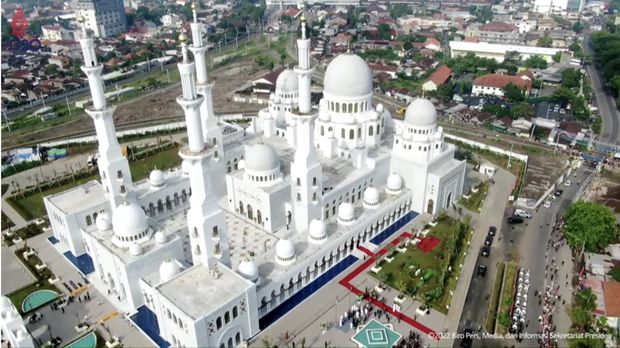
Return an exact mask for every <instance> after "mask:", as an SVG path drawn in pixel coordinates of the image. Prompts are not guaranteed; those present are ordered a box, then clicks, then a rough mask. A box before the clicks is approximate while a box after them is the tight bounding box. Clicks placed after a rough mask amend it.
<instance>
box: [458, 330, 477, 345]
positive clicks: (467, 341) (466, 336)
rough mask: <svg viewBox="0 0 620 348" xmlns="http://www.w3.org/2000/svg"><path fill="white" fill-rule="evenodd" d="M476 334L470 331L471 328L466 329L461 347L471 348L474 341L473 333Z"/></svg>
mask: <svg viewBox="0 0 620 348" xmlns="http://www.w3.org/2000/svg"><path fill="white" fill-rule="evenodd" d="M473 332H474V330H472V329H470V328H466V329H465V330H463V340H462V341H461V347H463V348H470V347H471V346H472V344H473V341H474V340H473V339H472V338H471V337H472V333H473Z"/></svg>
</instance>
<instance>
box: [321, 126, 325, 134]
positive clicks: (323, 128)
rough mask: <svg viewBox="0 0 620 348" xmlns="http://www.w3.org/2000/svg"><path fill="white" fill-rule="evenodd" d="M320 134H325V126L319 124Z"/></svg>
mask: <svg viewBox="0 0 620 348" xmlns="http://www.w3.org/2000/svg"><path fill="white" fill-rule="evenodd" d="M321 135H325V127H324V126H321Z"/></svg>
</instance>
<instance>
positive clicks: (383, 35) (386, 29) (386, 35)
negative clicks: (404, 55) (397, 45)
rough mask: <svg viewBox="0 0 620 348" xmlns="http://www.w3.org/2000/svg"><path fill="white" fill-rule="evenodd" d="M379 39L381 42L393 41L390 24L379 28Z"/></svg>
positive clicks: (380, 25) (384, 24) (381, 25)
mask: <svg viewBox="0 0 620 348" xmlns="http://www.w3.org/2000/svg"><path fill="white" fill-rule="evenodd" d="M377 38H378V39H379V40H391V39H392V28H391V27H390V26H389V24H386V23H383V24H379V26H378V27H377Z"/></svg>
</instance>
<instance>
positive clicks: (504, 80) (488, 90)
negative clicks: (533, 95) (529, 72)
mask: <svg viewBox="0 0 620 348" xmlns="http://www.w3.org/2000/svg"><path fill="white" fill-rule="evenodd" d="M508 84H513V85H515V86H517V87H519V88H521V89H522V90H524V91H525V94H526V95H528V94H529V92H530V89H531V88H532V81H531V80H530V79H529V78H527V77H523V76H513V75H500V74H487V75H483V76H480V77H478V78H476V79H475V80H474V84H473V88H472V95H494V96H498V97H503V96H504V88H506V86H507V85H508Z"/></svg>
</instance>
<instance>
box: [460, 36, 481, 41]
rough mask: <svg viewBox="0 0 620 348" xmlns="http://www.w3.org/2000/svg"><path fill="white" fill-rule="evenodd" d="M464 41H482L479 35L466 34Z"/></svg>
mask: <svg viewBox="0 0 620 348" xmlns="http://www.w3.org/2000/svg"><path fill="white" fill-rule="evenodd" d="M463 41H465V42H480V38H479V37H477V36H466V37H465V39H463Z"/></svg>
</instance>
